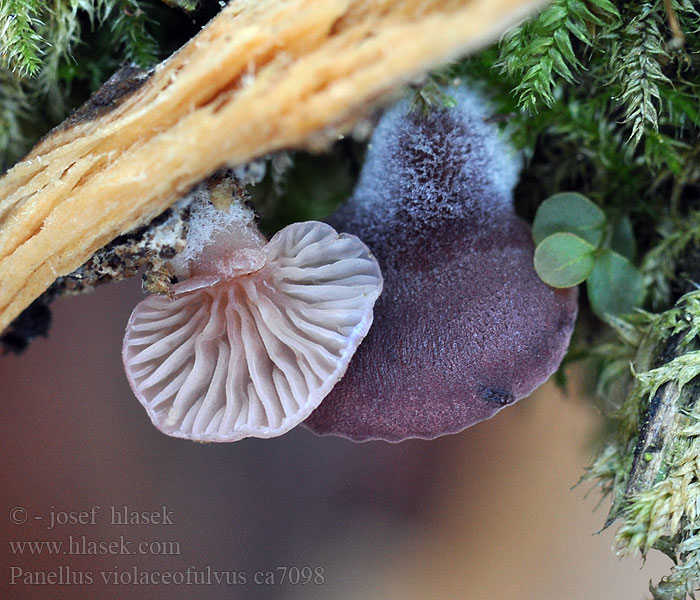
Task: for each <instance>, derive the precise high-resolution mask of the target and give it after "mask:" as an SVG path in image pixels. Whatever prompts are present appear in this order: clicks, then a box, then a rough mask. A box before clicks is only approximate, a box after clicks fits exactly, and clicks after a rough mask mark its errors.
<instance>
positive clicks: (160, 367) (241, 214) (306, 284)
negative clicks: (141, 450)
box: [123, 180, 382, 442]
mask: <svg viewBox="0 0 700 600" xmlns="http://www.w3.org/2000/svg"><path fill="white" fill-rule="evenodd" d="M222 188H224V189H225V188H226V180H224V181H223V182H222V183H219V185H218V186H215V187H214V188H213V192H211V193H205V192H206V190H202V193H196V194H194V198H193V200H192V202H191V205H190V208H191V212H192V216H191V220H190V225H191V231H190V234H189V236H188V239H187V246H186V247H185V249H184V250H183V251H182V252H181V253H179V254H178V255H176V256H175V257H174V258H173V260H172V261H171V262H170V263H168V264H169V265H170V266H171V268H172V272H173V273H174V274H175V275H176V276H177V277H179V278H182V281H181V283H178V284H176V285H174V286H173V287H172V288H171V289H170V290H169V293H168V294H163V295H151V296H149V297H148V298H146V299H145V300H143V301H142V302H140V303H139V305H138V306H137V307H136V309H135V310H134V312H133V313H132V315H131V318H130V319H129V323H128V325H127V331H126V335H125V338H124V347H123V359H124V367H125V370H126V374H127V376H128V378H129V382H130V384H131V387H132V389H133V390H134V393H135V394H136V396H137V397H138V399H139V400H140V401H141V403H142V404H143V406H144V408H146V410H147V412H148V414H149V416H150V417H151V420H152V421H153V423H154V425H156V427H158V428H159V429H160V430H161V431H163V432H164V433H167V434H169V435H173V436H176V437H183V438H187V439H192V440H197V441H218V442H222V441H235V440H238V439H242V438H244V437H248V436H255V437H272V436H277V435H281V434H282V433H284V432H286V431H288V430H289V429H291V428H292V427H294V426H295V425H298V424H299V423H300V422H301V421H302V420H303V419H305V418H306V417H307V416H308V415H309V414H310V413H311V411H312V410H313V409H314V408H316V407H317V406H318V404H319V403H320V402H321V400H323V398H324V397H325V396H326V395H327V394H328V392H329V391H330V390H331V388H332V387H333V386H334V385H335V384H336V382H337V381H338V380H339V379H340V377H342V375H343V373H344V372H345V369H346V368H347V366H348V364H349V362H350V359H351V358H352V356H353V354H354V352H355V350H356V349H357V347H358V345H359V344H360V342H361V341H362V339H363V338H364V336H365V335H366V333H367V331H368V330H369V327H370V325H371V323H372V307H373V306H374V302H375V301H376V299H377V297H378V296H379V294H380V292H381V287H382V276H381V273H380V270H379V266H378V265H377V262H376V260H375V259H374V257H372V256H371V254H370V252H369V250H368V249H367V247H366V246H365V245H364V244H363V243H362V242H361V241H360V240H359V239H357V238H356V237H355V236H352V235H347V234H338V233H336V231H335V230H334V229H333V228H332V227H331V226H330V225H327V224H325V223H320V222H317V221H307V222H304V223H295V224H293V225H289V226H287V227H285V228H284V229H282V230H281V231H279V232H278V233H277V234H275V235H274V236H273V237H272V239H271V240H270V242H269V243H268V242H267V241H266V240H265V238H264V237H263V236H262V235H261V234H260V232H259V230H258V228H257V225H256V223H255V220H254V215H253V212H252V210H251V209H250V208H248V207H246V206H245V205H244V204H243V203H241V202H240V201H237V200H236V199H235V198H234V200H233V202H229V206H228V207H225V206H220V208H217V207H215V206H214V205H213V203H212V202H211V199H212V197H213V196H215V195H216V194H217V193H218V192H220V191H221V189H222ZM198 222H199V223H198Z"/></svg>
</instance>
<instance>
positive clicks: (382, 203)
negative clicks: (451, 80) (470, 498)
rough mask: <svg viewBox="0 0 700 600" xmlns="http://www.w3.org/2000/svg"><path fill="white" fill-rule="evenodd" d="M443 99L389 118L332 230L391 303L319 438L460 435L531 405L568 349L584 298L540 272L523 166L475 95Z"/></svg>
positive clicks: (322, 417) (327, 404)
mask: <svg viewBox="0 0 700 600" xmlns="http://www.w3.org/2000/svg"><path fill="white" fill-rule="evenodd" d="M447 94H449V95H450V96H452V97H453V98H454V99H455V102H456V106H455V107H454V108H451V109H448V108H440V109H434V110H433V111H432V112H430V113H429V114H421V113H419V112H412V111H411V110H410V105H409V103H408V102H403V103H400V104H398V105H397V106H396V107H394V108H393V109H391V110H389V111H388V112H387V113H386V114H385V115H384V116H383V117H382V119H381V121H380V123H379V125H378V126H377V128H376V130H375V132H374V134H373V137H372V139H371V142H370V148H369V151H368V156H367V159H366V162H365V165H364V167H363V171H362V173H361V176H360V181H359V183H358V186H357V188H356V190H355V192H354V194H353V196H352V198H351V199H350V201H349V202H348V203H347V204H346V205H345V206H343V207H341V208H340V209H339V210H338V211H337V212H336V213H335V214H334V215H332V217H331V218H330V219H329V222H330V223H331V224H332V225H333V226H334V227H336V229H338V230H339V231H346V232H349V233H353V234H355V235H357V236H359V237H361V238H362V239H363V241H364V242H365V243H366V244H367V245H368V246H369V248H370V249H371V250H372V252H373V254H374V255H375V256H376V257H377V260H378V261H379V264H380V266H381V268H382V272H383V274H384V292H383V294H382V297H381V298H380V299H379V301H378V302H377V305H376V306H375V308H374V315H375V324H374V326H373V328H372V329H371V331H370V332H369V334H368V336H367V338H366V339H365V340H364V342H363V344H362V346H361V347H360V349H359V351H358V352H357V354H356V355H355V357H354V359H353V361H352V364H351V365H350V368H349V370H348V372H347V373H346V374H345V376H344V378H343V380H342V381H341V382H340V383H339V384H338V385H337V386H336V387H335V388H334V389H333V391H332V393H331V394H329V396H328V397H327V398H326V399H325V400H324V402H323V404H322V405H321V406H320V407H319V408H317V409H316V410H315V411H314V412H313V413H312V415H311V416H310V417H309V418H308V419H307V420H306V422H305V425H306V426H307V427H309V428H310V429H312V430H313V431H315V432H317V433H320V434H338V435H341V436H345V437H348V438H351V439H353V440H358V441H362V440H370V439H383V440H388V441H399V440H403V439H406V438H426V439H432V438H435V437H437V436H440V435H443V434H449V433H456V432H459V431H461V430H463V429H465V428H467V427H469V426H471V425H474V424H475V423H478V422H479V421H482V420H484V419H488V418H490V417H492V416H493V415H494V414H496V413H497V412H498V411H500V410H501V409H502V408H503V407H505V406H507V405H509V404H512V403H513V402H515V401H516V400H518V399H520V398H523V397H525V396H527V395H529V394H530V393H531V392H532V391H533V390H534V389H535V388H536V387H538V386H539V385H540V384H541V383H543V382H544V381H545V380H546V379H547V378H548V377H549V376H550V375H551V374H552V373H553V372H554V371H555V370H556V369H557V367H558V365H559V363H560V361H561V359H562V357H563V356H564V353H565V351H566V348H567V346H568V343H569V339H570V336H571V333H572V330H573V327H574V322H575V318H576V312H577V292H576V290H575V289H568V290H555V289H553V288H551V287H549V286H547V285H546V284H544V283H543V282H542V281H541V280H540V279H539V278H538V276H537V274H536V273H535V270H534V267H533V252H534V247H533V242H532V238H531V234H530V227H529V226H528V225H527V224H526V223H525V222H524V221H522V220H521V219H520V218H518V217H517V216H516V214H515V213H514V211H513V206H512V190H513V187H514V185H515V183H516V181H517V178H518V172H519V161H518V160H517V158H516V157H515V156H514V153H513V151H512V150H511V149H510V148H509V147H508V146H507V145H506V144H505V143H504V142H503V141H502V139H501V138H500V136H499V132H498V130H497V128H496V126H495V125H493V124H491V123H489V122H488V121H487V117H488V108H487V106H486V104H485V103H484V101H483V100H482V99H481V97H480V96H479V95H477V94H476V93H474V92H471V91H468V90H465V89H460V88H451V89H448V90H447Z"/></svg>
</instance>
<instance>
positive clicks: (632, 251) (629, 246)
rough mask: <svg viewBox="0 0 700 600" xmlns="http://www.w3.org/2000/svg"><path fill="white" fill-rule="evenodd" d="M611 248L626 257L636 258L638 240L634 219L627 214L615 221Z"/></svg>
mask: <svg viewBox="0 0 700 600" xmlns="http://www.w3.org/2000/svg"><path fill="white" fill-rule="evenodd" d="M610 248H611V249H613V250H614V251H615V252H617V253H618V254H622V256H624V257H625V258H629V259H630V260H634V257H635V256H636V254H637V240H635V239H634V230H633V229H632V221H630V218H629V217H628V216H627V215H625V216H624V217H622V218H620V219H618V220H617V221H615V222H614V223H613V226H612V236H611V239H610Z"/></svg>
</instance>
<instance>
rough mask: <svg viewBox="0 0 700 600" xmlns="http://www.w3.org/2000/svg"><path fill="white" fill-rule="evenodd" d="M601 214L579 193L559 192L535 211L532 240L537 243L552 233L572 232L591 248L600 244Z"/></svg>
mask: <svg viewBox="0 0 700 600" xmlns="http://www.w3.org/2000/svg"><path fill="white" fill-rule="evenodd" d="M606 224H607V219H606V217H605V213H604V212H603V211H602V210H600V208H598V206H596V205H595V204H593V202H591V201H590V200H589V199H588V198H586V197H585V196H583V195H582V194H577V193H576V192H563V193H561V194H554V196H550V197H549V198H547V200H545V201H544V202H543V203H542V204H541V205H540V207H539V209H538V210H537V215H536V216H535V222H534V223H533V225H532V237H533V239H534V240H535V244H540V243H541V242H542V240H544V239H545V238H546V237H548V236H550V235H552V234H553V233H559V232H569V233H573V234H575V235H577V236H579V237H581V238H583V239H584V240H586V241H587V242H588V243H590V244H593V246H596V247H597V246H599V245H600V243H601V242H602V241H603V235H604V233H605V227H606Z"/></svg>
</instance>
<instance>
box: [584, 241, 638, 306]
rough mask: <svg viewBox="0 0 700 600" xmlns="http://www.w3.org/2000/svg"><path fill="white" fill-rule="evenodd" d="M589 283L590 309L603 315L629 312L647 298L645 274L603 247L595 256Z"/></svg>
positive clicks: (623, 258) (620, 256)
mask: <svg viewBox="0 0 700 600" xmlns="http://www.w3.org/2000/svg"><path fill="white" fill-rule="evenodd" d="M586 285H587V289H588V300H589V301H590V303H591V308H592V309H593V312H594V313H595V314H597V315H598V316H599V317H601V318H602V317H605V316H606V315H613V316H620V315H625V314H627V313H630V312H631V311H632V309H634V307H635V306H639V305H640V304H641V303H642V300H643V299H644V281H643V279H642V274H641V273H640V272H639V270H638V269H637V268H636V267H635V266H634V265H633V264H632V263H631V262H630V261H629V260H627V259H626V258H625V257H624V256H622V255H620V254H618V253H617V252H613V251H612V250H604V251H603V252H601V254H600V255H599V256H598V257H597V258H596V261H595V266H594V267H593V271H591V274H590V275H589V276H588V281H587V284H586Z"/></svg>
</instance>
